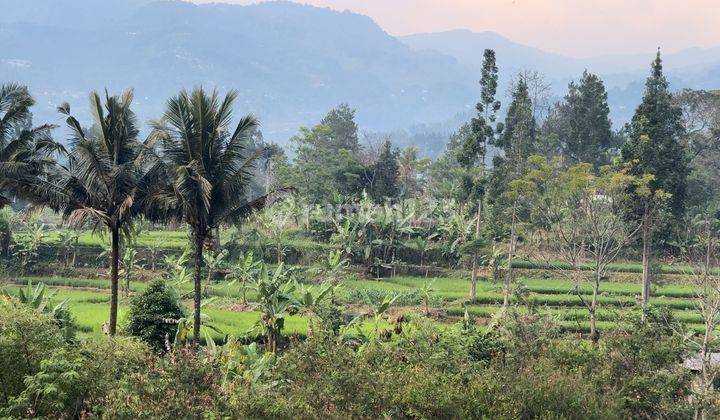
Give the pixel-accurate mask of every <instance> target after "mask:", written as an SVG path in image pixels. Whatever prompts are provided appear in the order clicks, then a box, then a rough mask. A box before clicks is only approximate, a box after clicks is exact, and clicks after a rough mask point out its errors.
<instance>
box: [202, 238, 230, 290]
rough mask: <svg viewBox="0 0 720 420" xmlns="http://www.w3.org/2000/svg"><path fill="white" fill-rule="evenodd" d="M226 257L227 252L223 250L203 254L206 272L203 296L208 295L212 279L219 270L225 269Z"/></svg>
mask: <svg viewBox="0 0 720 420" xmlns="http://www.w3.org/2000/svg"><path fill="white" fill-rule="evenodd" d="M227 256H228V250H227V249H223V250H221V251H219V252H207V253H205V254H204V256H203V257H204V259H205V267H206V270H207V277H206V279H205V296H209V295H210V288H211V287H212V283H213V279H214V278H215V275H216V274H217V273H218V272H220V270H222V269H224V268H225V267H227V261H226V259H227Z"/></svg>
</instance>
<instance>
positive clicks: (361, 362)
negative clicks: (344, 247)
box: [0, 302, 692, 418]
mask: <svg viewBox="0 0 720 420" xmlns="http://www.w3.org/2000/svg"><path fill="white" fill-rule="evenodd" d="M503 316H504V318H503V319H502V322H498V323H497V324H496V325H497V326H491V327H490V329H488V330H487V331H484V330H483V331H481V330H479V329H476V328H475V327H473V326H472V325H471V324H470V323H466V324H464V327H463V326H459V325H458V326H455V327H451V328H439V327H438V326H437V325H435V324H433V323H431V322H429V321H427V320H423V319H417V320H411V321H409V322H398V323H397V324H396V325H394V327H393V329H392V330H388V331H381V332H380V334H378V336H377V338H369V339H366V340H365V341H360V342H358V341H353V345H349V344H348V341H347V340H345V339H344V338H345V337H346V336H345V335H343V334H342V333H341V334H339V335H338V334H335V333H333V332H332V331H325V330H321V331H317V332H316V333H315V334H313V335H312V336H310V337H309V338H308V339H307V340H305V341H303V342H296V343H293V344H292V345H291V346H290V348H289V349H288V350H287V351H285V353H282V354H280V355H277V356H274V355H272V354H269V353H268V354H262V353H260V352H259V350H258V346H257V345H255V344H251V345H242V344H240V343H238V342H236V341H233V340H231V341H230V343H228V344H227V345H225V346H223V347H216V348H214V349H212V350H211V349H206V350H204V351H201V352H193V351H188V349H186V348H182V347H181V348H176V349H173V350H172V351H171V352H169V353H168V354H166V355H163V356H159V355H157V354H156V353H155V352H154V351H152V350H151V349H150V348H148V347H147V346H146V345H144V344H142V343H141V342H139V341H137V340H135V339H132V338H122V337H120V338H108V337H104V338H97V339H94V340H91V341H88V342H86V343H81V344H77V343H69V342H66V341H65V340H63V337H62V334H61V332H60V330H59V328H58V326H57V324H56V323H55V322H53V320H52V319H51V318H50V317H49V316H47V315H42V314H41V315H37V314H36V313H34V312H32V311H31V310H29V309H28V308H26V307H23V306H22V305H17V304H14V303H12V302H10V303H4V304H2V305H0V350H2V354H3V357H4V359H5V360H7V362H6V363H4V364H3V365H2V367H0V379H2V381H3V384H4V386H3V394H2V395H0V398H2V406H3V407H5V408H3V409H2V411H0V415H3V416H9V417H18V418H19V417H27V416H37V417H78V416H86V415H94V416H100V417H110V418H116V417H121V418H122V417H131V416H132V417H135V416H140V417H151V418H177V417H183V418H184V417H188V416H190V417H201V416H206V415H215V416H230V417H235V418H261V417H264V418H268V417H270V418H317V417H323V418H351V417H393V418H687V417H688V416H691V415H692V406H691V405H690V403H689V402H688V401H689V400H688V396H689V395H690V387H689V385H690V379H691V378H690V376H689V374H688V373H687V372H686V371H685V370H683V368H682V365H681V361H682V359H683V357H684V350H683V344H682V339H681V337H679V336H677V335H676V334H674V333H673V330H672V329H670V328H667V327H663V326H662V325H661V324H660V323H659V322H655V321H653V320H651V321H650V322H649V323H647V324H638V325H636V326H634V327H633V328H631V329H629V330H628V331H625V332H623V333H617V334H615V335H612V336H607V337H606V339H605V340H603V341H601V343H600V344H598V345H595V346H593V345H591V344H590V343H586V342H580V344H578V342H577V341H568V340H563V339H560V338H558V337H559V336H558V335H557V334H556V332H557V328H555V327H554V326H553V325H552V322H551V321H550V320H549V319H546V318H544V317H542V316H539V315H522V314H518V313H514V312H512V311H510V312H507V313H505V315H503ZM500 326H501V327H500Z"/></svg>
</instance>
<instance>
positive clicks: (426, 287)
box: [419, 280, 437, 316]
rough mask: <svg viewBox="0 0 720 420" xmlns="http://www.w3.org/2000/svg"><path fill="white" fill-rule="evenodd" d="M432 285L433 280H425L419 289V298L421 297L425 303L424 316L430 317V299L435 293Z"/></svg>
mask: <svg viewBox="0 0 720 420" xmlns="http://www.w3.org/2000/svg"><path fill="white" fill-rule="evenodd" d="M433 284H435V280H431V281H428V280H425V283H423V285H422V287H421V288H420V289H419V292H420V296H422V299H423V302H424V303H425V316H430V299H432V294H433V293H435V292H436V291H437V289H435V288H433Z"/></svg>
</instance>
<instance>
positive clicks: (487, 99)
mask: <svg viewBox="0 0 720 420" xmlns="http://www.w3.org/2000/svg"><path fill="white" fill-rule="evenodd" d="M497 86H498V67H497V63H496V60H495V51H493V50H490V49H487V50H485V53H484V55H483V67H482V77H481V78H480V102H478V104H477V105H476V106H475V108H476V109H477V116H476V117H475V118H473V119H472V120H471V121H470V132H469V133H468V135H466V136H465V139H464V142H463V143H462V147H461V149H460V151H459V153H458V162H459V163H460V164H461V165H462V166H463V167H464V168H465V169H466V172H465V174H463V177H462V178H461V185H462V186H463V187H465V188H466V189H468V190H469V191H467V194H466V196H467V197H470V198H475V199H477V213H476V216H475V240H476V242H477V241H478V240H479V239H480V225H481V223H482V212H483V201H484V200H485V155H486V153H487V144H488V143H492V142H494V140H495V137H496V135H497V134H498V133H500V132H502V129H503V127H502V125H499V126H497V127H494V126H493V124H494V123H495V119H496V117H497V111H498V110H499V109H500V101H498V100H496V99H495V95H496V94H497ZM477 163H480V168H479V169H480V171H479V174H477V175H475V174H473V173H472V169H473V167H475V165H477ZM477 262H478V261H477V252H475V254H474V255H473V262H472V275H471V282H472V285H471V289H470V299H475V297H476V295H477V267H478V264H477Z"/></svg>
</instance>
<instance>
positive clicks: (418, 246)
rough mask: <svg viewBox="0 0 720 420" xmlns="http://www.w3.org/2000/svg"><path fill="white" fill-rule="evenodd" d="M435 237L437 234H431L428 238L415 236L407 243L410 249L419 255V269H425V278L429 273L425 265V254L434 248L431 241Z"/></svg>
mask: <svg viewBox="0 0 720 420" xmlns="http://www.w3.org/2000/svg"><path fill="white" fill-rule="evenodd" d="M437 236H438V234H437V233H433V234H431V235H428V236H416V237H414V238H413V239H412V240H411V241H410V243H409V245H410V247H411V248H412V249H414V250H416V251H417V252H419V253H420V267H423V268H424V269H425V277H427V276H428V271H429V267H427V266H426V265H425V253H426V252H428V251H429V250H431V249H433V248H434V247H435V244H434V242H433V239H435V238H436V237H437Z"/></svg>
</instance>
